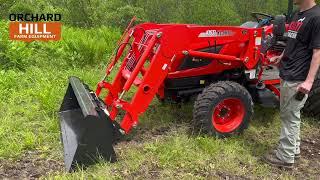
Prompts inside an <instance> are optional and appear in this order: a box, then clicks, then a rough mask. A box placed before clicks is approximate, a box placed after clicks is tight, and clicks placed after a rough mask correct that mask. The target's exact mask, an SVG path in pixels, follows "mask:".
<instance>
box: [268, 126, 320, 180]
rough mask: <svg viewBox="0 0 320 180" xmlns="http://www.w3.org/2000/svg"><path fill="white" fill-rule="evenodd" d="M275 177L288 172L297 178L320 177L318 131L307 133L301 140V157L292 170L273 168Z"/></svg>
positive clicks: (319, 133) (319, 134)
mask: <svg viewBox="0 0 320 180" xmlns="http://www.w3.org/2000/svg"><path fill="white" fill-rule="evenodd" d="M273 172H274V175H275V177H278V176H280V175H281V174H284V173H286V174H288V175H291V176H294V177H296V178H297V179H320V132H315V133H313V134H308V135H307V136H306V137H304V138H303V139H302V140H301V158H300V159H299V160H297V161H296V163H295V167H294V169H293V170H281V169H278V168H273Z"/></svg>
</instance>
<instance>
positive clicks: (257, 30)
mask: <svg viewBox="0 0 320 180" xmlns="http://www.w3.org/2000/svg"><path fill="white" fill-rule="evenodd" d="M253 15H254V17H257V16H260V15H261V16H263V17H265V18H264V19H263V21H262V20H261V19H259V18H257V20H258V22H247V23H245V24H243V25H242V26H238V27H230V26H199V25H190V24H153V23H144V24H139V25H136V26H132V23H133V21H132V22H131V23H130V24H129V26H128V28H127V29H126V31H125V32H124V34H123V36H122V37H121V39H120V41H119V43H118V48H117V49H116V50H115V53H114V56H113V58H112V60H111V62H110V64H109V66H108V67H107V69H106V75H105V77H103V79H102V80H101V81H100V82H99V83H98V84H97V87H96V89H95V91H92V90H91V89H90V88H89V87H88V86H87V85H86V84H84V83H83V82H81V80H80V79H79V78H77V77H70V79H69V86H68V89H67V92H66V95H65V97H64V100H63V103H62V105H61V108H60V111H59V115H60V124H61V136H62V142H63V146H64V156H65V166H66V169H67V171H73V170H74V169H75V168H76V167H77V166H87V165H90V164H93V163H95V162H97V161H99V160H100V159H103V160H107V161H110V162H114V161H116V154H115V151H114V149H113V144H114V143H115V142H117V139H118V137H119V136H122V135H125V134H128V133H130V131H131V130H132V128H134V127H136V126H137V125H138V123H139V117H140V116H141V115H142V114H143V113H144V112H145V111H146V110H147V108H148V106H149V104H150V103H151V101H152V100H153V99H154V97H158V98H159V99H160V100H162V101H166V100H170V101H177V102H181V101H182V100H186V99H189V98H190V97H191V96H193V95H198V97H197V99H196V101H195V105H194V112H193V120H194V125H195V127H197V128H198V129H201V130H202V132H206V133H208V134H211V135H214V136H219V137H226V136H229V135H232V134H236V133H241V132H242V131H243V130H244V129H246V128H247V126H248V123H249V120H250V118H251V116H252V113H253V102H255V103H260V104H263V105H266V106H269V107H270V106H273V107H275V106H277V105H278V103H279V97H280V91H279V89H278V86H279V84H280V78H279V73H278V69H277V66H275V65H272V63H271V62H269V58H270V57H272V56H274V55H279V54H281V51H282V50H283V48H284V47H285V45H284V43H285V42H282V39H281V37H278V36H277V35H281V34H284V31H285V18H284V17H283V16H279V17H276V18H274V17H272V16H265V14H261V13H254V14H253ZM273 20H275V21H277V22H276V23H275V25H276V26H275V27H278V28H274V24H272V23H271V22H272V21H273ZM111 72H114V73H113V74H112V76H110V74H111Z"/></svg>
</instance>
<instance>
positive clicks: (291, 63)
mask: <svg viewBox="0 0 320 180" xmlns="http://www.w3.org/2000/svg"><path fill="white" fill-rule="evenodd" d="M317 48H320V7H319V6H314V7H313V8H311V9H309V10H306V11H303V12H298V13H296V14H295V15H294V17H293V18H292V21H291V23H290V25H289V30H288V42H287V47H286V49H285V52H284V56H283V58H282V60H281V63H280V77H281V78H282V79H284V80H286V81H304V80H306V78H307V76H308V72H309V69H310V64H311V60H312V55H313V49H317Z"/></svg>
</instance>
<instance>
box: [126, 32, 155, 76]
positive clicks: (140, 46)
mask: <svg viewBox="0 0 320 180" xmlns="http://www.w3.org/2000/svg"><path fill="white" fill-rule="evenodd" d="M155 33H156V31H154V30H147V31H146V32H145V33H144V35H143V36H142V38H141V40H140V42H139V43H138V42H133V47H134V48H133V49H134V51H133V52H132V53H131V54H130V55H129V57H128V62H127V64H126V68H125V69H126V70H129V71H131V72H132V71H133V69H134V68H135V67H136V65H137V63H138V61H139V59H140V56H141V55H142V53H143V52H144V50H145V48H146V47H147V45H148V42H149V40H150V39H151V37H152V35H153V34H155ZM135 48H137V51H135Z"/></svg>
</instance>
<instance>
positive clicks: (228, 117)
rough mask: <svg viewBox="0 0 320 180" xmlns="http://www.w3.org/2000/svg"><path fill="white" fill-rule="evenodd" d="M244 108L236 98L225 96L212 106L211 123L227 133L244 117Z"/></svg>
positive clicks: (238, 124) (237, 125) (236, 126)
mask: <svg viewBox="0 0 320 180" xmlns="http://www.w3.org/2000/svg"><path fill="white" fill-rule="evenodd" d="M244 115H245V108H244V104H243V102H242V101H241V100H240V99H238V98H226V99H224V100H222V101H221V102H220V103H218V104H217V105H216V106H215V107H214V108H213V113H212V124H213V126H214V128H215V129H216V130H218V131H219V132H222V133H229V132H232V131H234V130H235V129H237V128H238V127H239V126H240V125H241V123H242V121H243V118H244Z"/></svg>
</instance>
